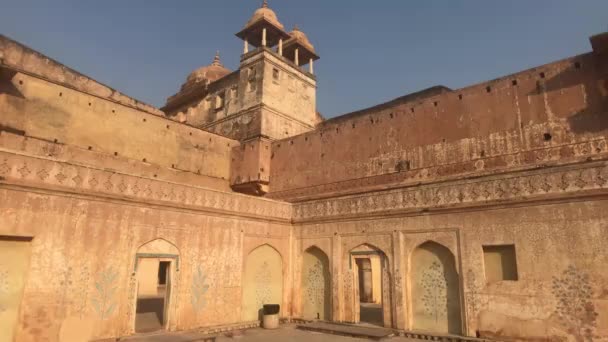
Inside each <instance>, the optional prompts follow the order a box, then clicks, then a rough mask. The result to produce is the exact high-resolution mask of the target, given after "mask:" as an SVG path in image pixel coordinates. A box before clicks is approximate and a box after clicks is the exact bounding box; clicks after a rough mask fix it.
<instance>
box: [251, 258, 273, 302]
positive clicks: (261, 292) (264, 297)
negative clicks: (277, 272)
mask: <svg viewBox="0 0 608 342" xmlns="http://www.w3.org/2000/svg"><path fill="white" fill-rule="evenodd" d="M271 279H272V272H271V271H270V265H268V261H264V263H263V264H262V265H260V267H259V268H258V271H257V274H256V276H255V300H256V304H257V306H258V307H260V308H261V307H262V306H263V305H264V304H269V303H270V295H271V290H270V286H269V285H270V280H271Z"/></svg>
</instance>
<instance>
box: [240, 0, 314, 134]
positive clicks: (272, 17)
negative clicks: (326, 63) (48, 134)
mask: <svg viewBox="0 0 608 342" xmlns="http://www.w3.org/2000/svg"><path fill="white" fill-rule="evenodd" d="M236 36H237V37H239V38H241V39H242V40H243V42H244V48H243V55H242V56H241V63H240V79H241V89H243V92H244V94H243V95H244V100H245V101H246V102H247V103H248V106H247V107H248V110H246V111H243V113H242V115H250V116H251V117H254V118H255V120H259V124H260V127H259V136H261V137H265V138H269V139H272V140H275V139H283V138H286V137H290V136H293V135H298V134H301V133H304V132H307V131H310V130H312V129H314V126H315V124H316V122H317V112H316V89H317V82H316V78H315V76H314V69H313V62H314V61H315V60H317V59H318V58H319V57H318V56H317V54H316V53H315V49H314V47H313V45H312V44H311V43H310V41H308V38H307V37H306V35H305V34H304V33H303V32H301V31H300V30H298V29H294V31H292V32H290V33H287V32H286V31H285V30H284V26H283V24H281V22H280V21H279V20H278V18H277V16H276V14H275V12H274V11H273V10H272V9H270V8H269V7H268V3H267V1H264V2H263V4H262V7H261V8H259V9H258V10H256V11H255V13H254V14H253V16H252V17H251V19H249V21H248V22H247V24H246V25H245V27H244V28H243V29H242V30H241V31H240V32H238V33H237V34H236ZM250 45H251V47H252V49H251V48H250ZM306 64H308V66H309V67H308V69H305V68H302V66H304V65H306Z"/></svg>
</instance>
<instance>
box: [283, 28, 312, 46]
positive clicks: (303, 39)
mask: <svg viewBox="0 0 608 342" xmlns="http://www.w3.org/2000/svg"><path fill="white" fill-rule="evenodd" d="M289 35H290V36H291V38H292V39H295V40H297V41H298V42H299V43H300V44H302V45H304V46H306V47H307V48H309V49H310V50H311V51H312V52H314V51H315V47H314V45H312V43H311V42H310V40H308V37H307V36H306V34H305V33H304V32H302V31H300V29H299V28H298V25H296V26H294V27H293V31H291V32H289Z"/></svg>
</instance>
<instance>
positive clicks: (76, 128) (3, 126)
mask: <svg viewBox="0 0 608 342" xmlns="http://www.w3.org/2000/svg"><path fill="white" fill-rule="evenodd" d="M0 113H1V115H0V131H2V134H1V135H0V136H1V139H0V144H1V145H0V147H1V148H3V149H8V150H13V151H19V153H24V154H31V155H42V156H46V157H48V156H50V157H53V158H62V159H65V160H70V162H73V163H75V164H81V165H93V166H98V167H103V168H111V169H113V170H116V171H121V172H127V173H129V174H136V175H142V176H147V177H150V178H158V179H161V178H162V179H165V180H169V181H173V182H185V183H188V184H197V185H200V186H205V187H209V188H214V189H218V190H225V191H229V187H228V178H229V174H230V150H231V148H232V147H233V146H237V145H238V142H236V141H234V140H231V139H228V138H224V137H221V136H218V135H215V134H212V133H208V132H205V131H202V130H200V129H196V128H194V127H189V126H186V125H183V124H179V123H176V122H173V121H171V120H168V119H166V118H164V117H162V116H157V115H151V114H150V113H148V112H144V111H141V110H138V109H135V108H132V107H130V106H125V105H121V104H119V103H116V102H113V101H110V100H108V99H104V98H100V97H96V96H93V95H90V94H88V93H83V92H81V91H79V90H74V89H71V88H68V87H65V86H62V85H59V84H55V83H52V82H50V81H48V80H45V79H41V78H39V77H36V76H33V75H29V74H25V73H21V72H17V71H14V70H11V69H8V68H0Z"/></svg>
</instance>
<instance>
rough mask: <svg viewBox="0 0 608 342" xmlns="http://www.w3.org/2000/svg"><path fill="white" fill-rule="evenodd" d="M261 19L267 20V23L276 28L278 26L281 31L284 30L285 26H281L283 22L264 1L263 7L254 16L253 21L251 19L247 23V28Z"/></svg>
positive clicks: (265, 0)
mask: <svg viewBox="0 0 608 342" xmlns="http://www.w3.org/2000/svg"><path fill="white" fill-rule="evenodd" d="M261 19H266V20H267V21H269V22H271V23H273V24H274V25H275V26H277V27H278V28H280V29H281V30H283V29H284V27H283V24H281V22H280V21H279V19H278V18H277V14H276V13H274V11H273V10H271V9H270V8H269V7H268V1H267V0H264V3H262V7H260V8H258V9H257V10H256V11H255V12H254V13H253V16H252V17H251V19H249V21H248V22H247V25H245V27H249V26H251V25H252V24H253V23H255V22H256V21H258V20H261Z"/></svg>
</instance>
